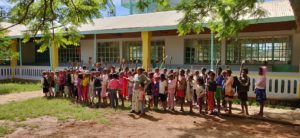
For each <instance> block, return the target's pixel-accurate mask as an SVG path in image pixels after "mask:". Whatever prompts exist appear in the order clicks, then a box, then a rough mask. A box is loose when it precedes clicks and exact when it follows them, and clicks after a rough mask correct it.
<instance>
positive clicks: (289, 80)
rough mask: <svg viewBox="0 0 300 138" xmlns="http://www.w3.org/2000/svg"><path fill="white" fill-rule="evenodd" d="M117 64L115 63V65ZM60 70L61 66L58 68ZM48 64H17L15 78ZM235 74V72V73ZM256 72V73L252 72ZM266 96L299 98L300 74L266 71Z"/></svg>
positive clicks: (34, 75) (0, 73)
mask: <svg viewBox="0 0 300 138" xmlns="http://www.w3.org/2000/svg"><path fill="white" fill-rule="evenodd" d="M116 66H117V65H116ZM59 69H60V70H62V69H63V67H60V68H59ZM49 70H50V67H49V66H18V67H16V68H15V78H19V79H29V80H40V78H41V74H42V72H43V71H49ZM11 74H12V70H11V68H10V66H0V80H1V79H10V78H11ZM235 74H237V73H235ZM252 74H256V73H252ZM250 78H251V88H250V91H249V93H248V95H249V97H255V94H254V90H255V82H256V80H257V79H258V76H257V75H251V76H250ZM266 93H267V97H268V98H270V99H300V76H299V74H298V73H268V76H267V88H266Z"/></svg>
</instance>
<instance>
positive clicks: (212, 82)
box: [207, 72, 220, 114]
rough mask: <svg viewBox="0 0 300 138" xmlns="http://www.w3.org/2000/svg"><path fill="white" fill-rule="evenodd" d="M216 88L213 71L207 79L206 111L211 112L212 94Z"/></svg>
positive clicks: (213, 99)
mask: <svg viewBox="0 0 300 138" xmlns="http://www.w3.org/2000/svg"><path fill="white" fill-rule="evenodd" d="M216 89H217V83H216V81H215V73H214V72H211V73H210V75H209V80H208V82H207V104H208V111H209V112H210V114H212V113H213V110H214V105H215V96H214V95H215V92H216ZM219 105H220V104H219ZM218 108H219V107H218Z"/></svg>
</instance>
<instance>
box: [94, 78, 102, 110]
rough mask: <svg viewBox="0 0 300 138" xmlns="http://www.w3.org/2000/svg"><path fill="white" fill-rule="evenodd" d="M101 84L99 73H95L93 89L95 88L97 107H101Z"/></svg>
mask: <svg viewBox="0 0 300 138" xmlns="http://www.w3.org/2000/svg"><path fill="white" fill-rule="evenodd" d="M101 83H102V82H101V78H100V72H96V76H95V82H94V87H95V93H96V95H97V96H98V104H99V105H101Z"/></svg>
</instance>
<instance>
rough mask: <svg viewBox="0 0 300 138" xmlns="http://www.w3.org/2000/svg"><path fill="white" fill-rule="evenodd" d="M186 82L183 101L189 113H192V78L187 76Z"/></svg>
mask: <svg viewBox="0 0 300 138" xmlns="http://www.w3.org/2000/svg"><path fill="white" fill-rule="evenodd" d="M187 77H188V81H187V83H186V91H185V95H186V96H185V99H186V100H187V102H188V104H189V106H190V113H192V112H193V100H194V91H193V85H194V84H193V76H192V75H191V76H187Z"/></svg>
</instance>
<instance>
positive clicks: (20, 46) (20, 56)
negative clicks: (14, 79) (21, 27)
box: [19, 39, 23, 66]
mask: <svg viewBox="0 0 300 138" xmlns="http://www.w3.org/2000/svg"><path fill="white" fill-rule="evenodd" d="M19 60H20V66H22V65H23V61H22V41H21V39H19Z"/></svg>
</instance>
